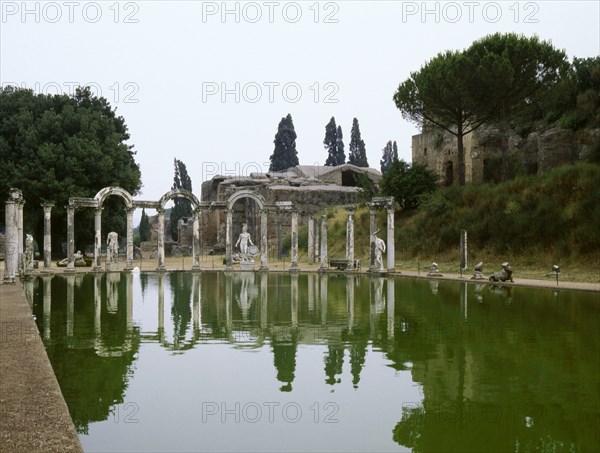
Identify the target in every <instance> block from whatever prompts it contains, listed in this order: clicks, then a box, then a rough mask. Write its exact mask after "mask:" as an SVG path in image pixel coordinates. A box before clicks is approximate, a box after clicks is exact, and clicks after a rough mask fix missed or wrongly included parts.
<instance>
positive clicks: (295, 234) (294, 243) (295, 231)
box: [290, 209, 298, 272]
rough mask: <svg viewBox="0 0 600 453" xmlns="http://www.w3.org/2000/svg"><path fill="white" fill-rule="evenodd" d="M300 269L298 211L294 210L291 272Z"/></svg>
mask: <svg viewBox="0 0 600 453" xmlns="http://www.w3.org/2000/svg"><path fill="white" fill-rule="evenodd" d="M297 270H298V211H296V210H295V209H294V210H293V211H292V256H291V265H290V272H294V271H297Z"/></svg>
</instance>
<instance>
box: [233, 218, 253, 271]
mask: <svg viewBox="0 0 600 453" xmlns="http://www.w3.org/2000/svg"><path fill="white" fill-rule="evenodd" d="M248 243H250V245H252V246H253V245H254V244H253V242H252V238H251V237H250V233H248V225H246V224H245V223H244V224H243V225H242V232H241V233H240V235H239V237H238V240H237V242H236V243H235V246H236V247H237V246H238V245H239V246H240V253H241V256H240V262H254V257H253V256H250V255H249V254H248Z"/></svg>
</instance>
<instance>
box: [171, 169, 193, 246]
mask: <svg viewBox="0 0 600 453" xmlns="http://www.w3.org/2000/svg"><path fill="white" fill-rule="evenodd" d="M173 166H174V169H175V176H174V177H173V186H172V187H171V188H172V189H185V190H188V191H190V192H191V191H192V178H190V176H189V175H188V172H187V168H186V166H185V164H184V163H183V162H182V161H180V160H179V159H173ZM173 203H174V204H175V205H174V206H173V209H172V210H171V237H172V238H173V240H174V241H178V240H179V231H178V229H177V224H178V222H179V219H182V218H184V217H191V216H192V204H191V203H190V201H189V200H187V199H185V198H180V197H177V198H175V199H173Z"/></svg>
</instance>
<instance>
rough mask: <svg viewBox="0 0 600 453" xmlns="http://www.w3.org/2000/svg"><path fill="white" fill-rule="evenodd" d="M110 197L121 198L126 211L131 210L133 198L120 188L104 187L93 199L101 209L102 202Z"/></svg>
mask: <svg viewBox="0 0 600 453" xmlns="http://www.w3.org/2000/svg"><path fill="white" fill-rule="evenodd" d="M111 195H118V196H120V197H121V198H123V200H124V201H125V206H126V207H127V209H131V208H133V198H131V194H130V193H129V192H127V191H126V190H125V189H122V188H121V187H105V188H104V189H102V190H101V191H100V192H98V193H97V194H96V196H95V197H94V199H96V200H97V201H98V207H99V208H101V207H102V204H104V200H106V199H107V198H108V197H110V196H111Z"/></svg>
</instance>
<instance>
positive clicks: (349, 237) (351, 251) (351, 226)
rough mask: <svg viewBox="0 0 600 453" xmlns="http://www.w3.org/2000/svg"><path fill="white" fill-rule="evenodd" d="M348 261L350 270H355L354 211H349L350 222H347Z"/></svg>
mask: <svg viewBox="0 0 600 453" xmlns="http://www.w3.org/2000/svg"><path fill="white" fill-rule="evenodd" d="M346 260H347V261H348V263H349V264H348V269H354V210H353V209H349V210H348V221H347V222H346Z"/></svg>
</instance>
